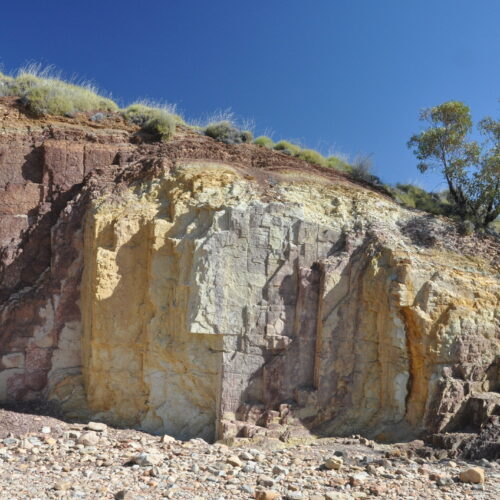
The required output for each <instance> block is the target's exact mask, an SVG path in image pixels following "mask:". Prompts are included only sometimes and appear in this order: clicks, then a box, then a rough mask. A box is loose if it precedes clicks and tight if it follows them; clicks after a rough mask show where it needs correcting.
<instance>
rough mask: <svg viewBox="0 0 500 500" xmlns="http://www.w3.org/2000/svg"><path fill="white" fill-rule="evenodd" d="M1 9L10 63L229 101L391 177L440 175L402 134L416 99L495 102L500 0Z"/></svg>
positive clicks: (143, 90) (33, 2) (116, 88)
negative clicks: (426, 168) (429, 170)
mask: <svg viewBox="0 0 500 500" xmlns="http://www.w3.org/2000/svg"><path fill="white" fill-rule="evenodd" d="M1 14H2V23H1V29H0V65H1V66H2V67H3V70H4V71H6V72H11V71H12V70H14V69H15V68H17V67H19V66H22V65H23V64H25V63H26V62H28V61H37V62H41V63H42V64H53V65H55V66H56V67H57V68H58V69H60V70H62V71H63V73H64V74H65V75H68V76H71V75H73V74H76V75H78V76H80V77H83V78H89V79H92V80H93V81H94V82H95V83H97V84H98V85H99V87H100V88H102V89H103V90H105V91H108V92H111V93H112V94H113V96H114V97H115V99H117V100H118V102H119V103H121V104H127V103H129V102H131V101H132V100H133V99H135V98H137V97H148V98H152V99H157V100H164V101H168V102H173V103H177V104H178V106H179V109H180V110H181V111H182V112H183V113H184V115H185V116H186V117H188V118H197V117H200V116H203V115H206V114H207V113H210V112H213V111H216V110H220V109H226V108H231V109H232V110H233V111H234V112H235V114H236V115H237V116H238V117H240V118H241V119H251V120H253V121H254V122H255V125H256V130H255V131H256V133H262V132H265V131H273V132H274V133H273V138H274V139H280V138H287V139H297V140H299V141H300V142H301V143H303V144H304V145H305V146H308V147H312V148H315V149H319V150H321V151H322V152H324V153H327V152H328V151H329V150H330V149H333V150H337V151H341V152H344V153H347V154H350V155H351V156H354V155H356V154H357V153H366V154H372V155H373V161H374V165H375V173H377V174H378V175H380V176H381V177H382V178H383V180H385V181H386V182H391V183H395V182H398V181H399V182H407V181H414V182H418V183H420V184H421V185H423V186H425V187H426V188H427V189H440V188H444V185H442V184H440V180H439V177H438V176H437V175H430V176H428V175H426V176H424V175H422V174H420V173H419V172H418V171H417V169H416V167H415V165H416V161H415V159H414V157H413V156H412V154H411V152H410V151H408V150H407V148H406V141H407V140H408V138H409V136H410V135H411V134H412V133H414V132H416V131H418V130H420V127H421V125H420V124H419V122H418V119H417V117H418V112H419V110H420V109H421V108H423V107H427V106H432V105H436V104H439V103H441V102H443V101H446V100H450V99H456V100H462V101H465V102H466V103H467V104H469V105H470V106H471V108H472V111H473V117H474V118H475V119H480V118H481V117H483V116H484V115H488V114H489V115H493V116H496V117H498V114H499V110H500V103H499V102H498V99H499V98H500V29H499V26H500V1H499V0H419V1H410V0H407V1H406V0H342V1H341V0H310V1H308V2H306V1H304V0H280V1H278V0H254V1H253V2H248V1H247V2H243V1H241V2H239V1H235V0H231V1H229V0H212V1H210V2H207V1H206V0H143V1H142V2H137V1H131V0H121V1H120V2H116V1H112V0H100V1H95V0H86V1H85V2H68V1H67V0H44V1H39V0H25V1H23V2H20V3H19V6H16V3H15V2H6V3H5V4H4V5H2V9H1Z"/></svg>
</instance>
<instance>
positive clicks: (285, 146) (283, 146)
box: [274, 141, 301, 156]
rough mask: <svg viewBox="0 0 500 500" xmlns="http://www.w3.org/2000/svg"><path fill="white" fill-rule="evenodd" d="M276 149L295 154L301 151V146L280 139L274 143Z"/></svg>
mask: <svg viewBox="0 0 500 500" xmlns="http://www.w3.org/2000/svg"><path fill="white" fill-rule="evenodd" d="M274 149H275V150H276V151H281V152H282V153H285V154H287V155H292V156H295V155H297V154H299V153H300V151H301V147H300V146H297V145H296V144H292V143H291V142H288V141H279V142H278V143H276V144H275V145H274Z"/></svg>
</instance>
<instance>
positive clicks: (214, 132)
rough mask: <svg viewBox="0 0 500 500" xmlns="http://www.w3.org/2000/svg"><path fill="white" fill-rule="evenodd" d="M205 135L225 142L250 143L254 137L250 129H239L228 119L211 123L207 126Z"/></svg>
mask: <svg viewBox="0 0 500 500" xmlns="http://www.w3.org/2000/svg"><path fill="white" fill-rule="evenodd" d="M205 135H207V136H208V137H211V138H212V139H215V140H216V141H219V142H223V143H225V144H241V143H249V142H252V139H253V135H252V133H251V132H250V131H249V130H244V131H242V130H239V129H238V128H237V127H236V126H235V125H234V124H233V123H232V122H230V121H227V120H224V121H221V122H217V123H211V124H210V125H208V126H207V127H205Z"/></svg>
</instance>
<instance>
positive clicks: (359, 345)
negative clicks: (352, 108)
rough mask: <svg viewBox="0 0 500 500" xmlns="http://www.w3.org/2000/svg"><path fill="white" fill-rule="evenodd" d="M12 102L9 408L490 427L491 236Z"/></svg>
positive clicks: (3, 349) (191, 138)
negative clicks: (45, 117)
mask: <svg viewBox="0 0 500 500" xmlns="http://www.w3.org/2000/svg"><path fill="white" fill-rule="evenodd" d="M0 101H1V103H0V127H1V128H0V133H1V135H0V245H1V247H0V248H1V250H0V252H1V253H0V259H1V261H0V301H1V302H0V356H1V365H0V370H1V371H0V399H1V400H3V401H8V400H30V399H43V400H50V401H54V402H56V403H57V404H58V405H59V406H60V408H61V409H62V410H63V411H64V412H66V414H68V415H69V416H73V417H85V416H90V415H92V416H93V418H100V419H102V420H106V421H108V422H112V423H116V424H118V425H129V426H134V427H140V428H143V429H146V430H149V431H152V432H167V433H170V434H173V435H176V436H178V437H183V438H187V437H192V436H202V437H204V438H207V439H214V438H216V437H222V436H225V437H230V436H246V437H252V436H259V435H268V436H274V437H280V438H281V439H287V438H294V437H300V436H304V435H307V434H309V433H314V434H320V435H343V434H352V433H362V434H365V435H368V436H371V437H376V438H378V439H402V438H410V437H414V436H417V435H420V434H422V433H428V434H429V433H438V432H443V431H457V430H462V429H467V430H475V431H480V430H481V428H482V426H484V425H495V422H497V421H498V415H500V404H499V394H498V392H499V390H500V377H499V369H500V368H499V367H500V362H499V359H500V338H499V337H500V312H499V307H498V300H499V297H500V280H499V279H498V256H499V248H500V246H499V244H498V242H497V241H495V240H493V239H488V238H483V239H481V240H479V239H477V238H474V237H461V236H458V235H457V234H456V231H455V230H454V228H453V227H452V226H451V225H450V223H449V222H447V221H445V220H443V219H437V218H432V217H429V216H428V215H425V214H422V213H420V212H410V211H408V210H404V209H402V208H401V207H400V206H398V205H397V204H395V203H394V202H393V201H392V200H391V199H389V198H388V197H386V196H385V195H384V194H383V193H379V192H377V191H374V190H373V189H370V188H368V187H366V186H361V185H357V184H355V183H353V182H351V181H349V180H348V179H346V178H345V177H343V176H341V175H340V174H336V173H334V172H331V171H330V172H329V171H327V170H325V169H321V168H320V167H313V166H311V165H308V164H306V163H304V162H302V161H300V160H295V159H292V158H290V157H287V156H286V155H283V154H280V153H277V152H270V151H267V150H264V149H263V148H258V147H257V146H251V145H242V146H238V147H236V146H226V145H223V144H219V143H216V142H215V141H213V140H211V139H208V138H204V137H201V136H198V135H196V134H195V133H193V132H190V131H188V130H179V132H178V134H177V136H176V138H175V139H174V140H173V141H172V142H171V143H169V144H167V145H137V144H134V143H133V142H131V138H132V131H131V130H128V129H127V127H126V126H125V125H124V124H123V123H121V122H120V120H119V119H118V118H117V119H116V121H111V120H108V121H107V122H105V123H103V124H100V125H96V124H93V125H91V123H90V122H89V121H88V120H86V118H85V117H80V118H79V119H72V120H70V119H67V120H62V119H61V120H59V121H55V120H51V121H46V122H44V121H42V120H32V119H30V118H28V117H25V116H24V115H22V114H21V113H20V112H19V111H18V110H17V108H16V106H15V104H14V103H13V102H12V101H9V100H5V99H4V100H0Z"/></svg>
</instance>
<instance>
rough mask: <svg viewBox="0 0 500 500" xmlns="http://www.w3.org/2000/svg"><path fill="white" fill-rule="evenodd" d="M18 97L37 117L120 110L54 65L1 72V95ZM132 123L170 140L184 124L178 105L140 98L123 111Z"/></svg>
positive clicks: (99, 114) (161, 139)
mask: <svg viewBox="0 0 500 500" xmlns="http://www.w3.org/2000/svg"><path fill="white" fill-rule="evenodd" d="M5 96H18V97H19V98H20V99H21V102H22V103H23V104H24V105H25V106H26V109H27V110H28V111H30V112H31V113H33V114H34V115H36V116H44V115H55V116H73V115H74V114H75V113H84V112H91V113H96V114H95V115H94V116H95V117H96V119H95V121H100V120H101V119H102V118H103V114H104V117H105V115H106V114H107V113H113V112H118V111H119V107H118V106H117V104H116V103H115V102H114V101H112V100H111V99H109V98H107V97H104V96H102V95H100V94H99V92H98V90H97V89H96V87H94V86H93V85H92V84H90V83H88V82H79V83H74V82H66V81H64V80H62V79H61V78H60V76H59V75H57V74H54V72H53V70H52V68H50V67H49V68H46V69H42V68H41V66H40V65H37V64H32V65H30V66H27V67H26V68H23V69H21V70H19V71H18V73H17V75H16V76H7V75H4V74H3V73H0V97H5ZM121 113H122V116H123V117H124V118H125V119H126V120H127V121H128V122H129V123H133V124H135V125H138V126H139V127H140V129H141V131H143V132H145V133H147V134H149V135H152V136H153V137H154V138H155V139H156V140H160V141H168V140H169V139H170V138H171V137H172V136H173V135H174V134H175V127H176V125H177V124H178V123H184V122H183V120H182V118H181V117H180V116H179V115H178V114H176V113H175V107H172V106H168V105H160V104H156V103H151V102H147V101H138V102H135V103H134V104H132V105H130V106H128V107H127V108H125V109H124V110H122V111H121Z"/></svg>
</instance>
